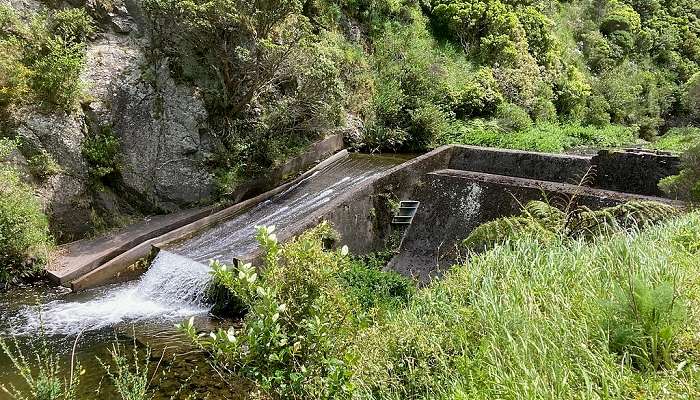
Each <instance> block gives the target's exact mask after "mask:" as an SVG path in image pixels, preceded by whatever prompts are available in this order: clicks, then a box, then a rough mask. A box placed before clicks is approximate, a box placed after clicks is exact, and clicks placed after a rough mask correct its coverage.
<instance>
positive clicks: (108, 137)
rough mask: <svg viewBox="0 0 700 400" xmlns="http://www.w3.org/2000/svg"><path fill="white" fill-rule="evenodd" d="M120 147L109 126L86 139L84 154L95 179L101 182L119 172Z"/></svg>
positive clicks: (83, 145)
mask: <svg viewBox="0 0 700 400" xmlns="http://www.w3.org/2000/svg"><path fill="white" fill-rule="evenodd" d="M119 146H120V145H119V139H118V138H117V137H116V136H115V135H114V132H113V131H112V129H111V127H109V126H103V127H101V128H100V132H98V133H97V134H95V135H94V136H90V137H86V138H85V140H84V141H83V144H82V154H83V157H85V160H86V161H87V162H88V165H89V166H90V171H89V172H90V175H91V176H92V177H93V178H95V179H97V180H100V179H102V178H105V177H107V176H109V175H111V174H114V173H116V172H118V171H119V162H118V156H119Z"/></svg>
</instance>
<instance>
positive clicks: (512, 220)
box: [463, 215, 555, 250]
mask: <svg viewBox="0 0 700 400" xmlns="http://www.w3.org/2000/svg"><path fill="white" fill-rule="evenodd" d="M521 236H533V237H535V238H537V239H538V240H539V241H541V242H543V243H546V242H549V241H551V240H552V239H554V236H555V234H554V232H553V231H552V230H549V229H547V228H546V227H544V226H543V225H542V224H541V223H540V222H539V221H538V220H537V219H535V218H531V217H528V216H522V215H521V216H516V217H505V218H499V219H496V220H493V221H491V222H487V223H485V224H482V225H480V226H479V227H477V228H476V229H474V231H472V233H471V234H470V235H469V237H467V238H466V239H465V240H464V241H463V245H464V246H466V247H467V248H470V249H474V250H488V249H490V248H492V247H493V246H494V245H496V244H498V243H502V242H503V241H505V240H507V239H509V238H517V237H521Z"/></svg>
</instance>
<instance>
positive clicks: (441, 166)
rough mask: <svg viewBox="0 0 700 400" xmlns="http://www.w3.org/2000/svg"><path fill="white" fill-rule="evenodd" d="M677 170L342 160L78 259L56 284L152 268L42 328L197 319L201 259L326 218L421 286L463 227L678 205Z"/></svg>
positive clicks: (631, 160) (651, 156) (540, 159)
mask: <svg viewBox="0 0 700 400" xmlns="http://www.w3.org/2000/svg"><path fill="white" fill-rule="evenodd" d="M622 160H624V162H623V161H622ZM678 164H679V161H678V158H677V157H676V156H673V155H668V154H658V153H650V152H644V151H622V152H605V151H604V152H599V153H598V154H596V155H590V156H574V155H554V154H542V153H532V152H521V151H509V150H495V149H485V148H478V147H469V146H444V147H441V148H438V149H436V150H434V151H432V152H430V153H427V154H424V155H421V156H419V157H415V158H410V159H409V158H407V157H396V156H389V157H387V156H375V155H361V154H348V153H347V152H345V151H343V152H340V153H337V154H335V155H334V156H332V157H331V158H329V159H327V160H326V161H325V162H323V163H321V164H319V165H318V166H316V167H315V168H313V169H311V170H309V171H307V172H306V173H304V174H302V175H301V176H300V177H299V178H297V179H295V180H293V181H291V182H288V183H287V184H285V185H282V186H280V187H278V188H276V189H274V190H272V191H270V192H266V193H263V194H261V195H258V196H256V197H253V198H252V199H249V200H247V201H244V202H242V203H239V204H236V205H234V206H231V207H228V208H225V209H223V210H218V211H216V212H211V213H208V214H206V215H205V216H201V217H200V218H198V219H195V220H194V221H192V222H190V223H187V224H183V225H182V226H180V227H178V228H176V229H171V230H168V231H167V232H164V233H162V234H159V235H153V236H154V237H147V236H144V240H142V241H141V242H140V243H136V244H133V243H132V244H133V245H132V246H124V247H126V248H123V249H120V250H123V251H120V252H118V253H119V254H116V255H114V256H113V257H111V258H108V259H106V260H100V262H99V263H97V262H94V260H93V261H89V262H83V263H82V264H80V268H78V270H80V271H81V272H80V274H79V275H77V276H74V277H71V280H70V281H66V282H61V283H64V284H71V285H72V287H73V289H74V290H83V289H89V288H93V287H96V286H100V285H103V284H105V283H108V282H114V280H115V277H116V278H117V280H119V277H120V276H121V277H122V278H123V277H124V276H127V277H129V276H130V275H129V273H128V270H129V267H130V266H133V264H134V261H136V260H137V259H144V258H148V257H150V258H151V259H152V261H151V262H150V268H148V269H147V271H146V272H145V273H144V274H143V275H141V276H140V277H138V278H137V279H135V280H129V281H127V282H124V283H118V284H115V285H112V286H108V287H105V288H100V289H96V290H97V291H98V292H96V293H99V295H95V296H91V298H90V299H89V300H87V301H81V302H67V301H57V302H54V303H52V304H48V305H47V306H46V309H45V315H44V319H45V321H44V322H45V323H46V325H47V328H48V329H54V330H57V331H58V332H63V333H69V332H72V331H74V330H75V329H77V331H80V330H81V329H99V328H102V327H105V326H108V325H110V324H113V323H115V322H119V321H127V320H138V319H142V318H150V317H153V316H159V317H167V318H179V317H183V316H186V315H190V314H193V313H196V312H206V305H205V304H203V303H202V300H203V293H204V289H205V287H206V285H207V283H208V278H209V275H208V267H207V263H208V260H210V259H218V260H220V261H222V262H224V263H229V264H230V263H234V262H253V263H255V262H256V261H257V259H258V258H259V256H260V254H259V249H258V247H257V245H256V243H255V241H254V239H253V235H254V227H255V226H257V225H275V226H276V227H277V232H276V233H277V237H278V239H279V240H280V241H281V242H284V241H287V240H290V239H291V238H293V237H294V236H296V235H298V234H300V233H301V232H303V231H304V230H306V229H308V228H311V227H313V226H315V225H316V224H318V223H319V222H321V221H323V220H327V221H329V222H331V224H332V225H333V226H334V228H335V229H336V230H337V231H338V232H339V233H340V235H341V239H340V243H336V245H348V247H349V248H350V250H351V251H352V252H353V253H357V254H363V253H369V252H372V251H380V250H385V249H386V248H388V247H393V248H396V247H397V246H398V252H397V254H396V255H395V257H394V258H393V259H392V260H391V262H390V264H389V267H390V268H392V269H394V270H396V271H398V272H401V273H403V274H405V275H409V276H413V277H416V278H417V279H419V280H420V281H423V282H427V281H429V280H430V279H432V278H433V277H436V276H439V275H440V274H441V273H442V272H443V271H444V270H446V269H447V268H449V267H450V266H451V265H453V264H454V262H456V261H457V260H459V259H460V257H461V254H460V248H459V246H458V245H457V244H458V243H459V242H460V241H461V240H462V239H464V238H465V237H466V236H468V234H469V233H470V232H471V230H473V229H474V228H475V227H477V226H479V225H480V224H482V223H484V222H488V221H490V220H493V219H495V218H499V217H503V216H508V215H513V214H517V213H519V212H520V211H521V204H524V203H526V202H527V201H529V200H533V199H541V198H543V197H545V196H575V197H576V202H577V203H579V204H581V205H585V206H588V207H590V208H593V209H595V208H600V207H605V206H611V205H616V204H620V203H622V202H626V201H629V200H640V199H643V200H655V201H661V202H666V203H672V204H678V205H680V203H676V202H674V201H673V200H670V199H667V198H663V197H661V193H660V192H659V190H658V189H657V186H656V184H657V182H658V180H659V179H660V178H663V177H665V176H668V175H672V174H675V173H677V171H678ZM622 165H625V166H631V167H625V168H621V167H620V166H622ZM584 177H586V179H585V180H582V179H583V178H584ZM632 177H634V179H632ZM581 182H583V183H584V185H581ZM408 200H411V201H416V202H418V203H415V204H419V206H418V208H417V209H416V210H415V216H414V217H413V218H412V221H411V223H410V224H400V223H393V222H396V221H395V220H394V216H395V213H396V205H397V204H398V203H399V202H400V201H408ZM187 218H191V216H188V217H187ZM159 233H160V232H159ZM73 246H76V244H73ZM83 247H85V246H83ZM87 248H89V246H87ZM154 254H155V256H153V255H154ZM88 259H89V258H88ZM90 263H91V264H92V265H89V268H87V267H86V265H87V264H90ZM86 269H89V270H88V271H87V272H85V273H83V271H85V270H86ZM58 275H59V274H57V276H58ZM56 280H57V281H58V280H60V277H58V278H56Z"/></svg>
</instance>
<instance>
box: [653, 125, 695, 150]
mask: <svg viewBox="0 0 700 400" xmlns="http://www.w3.org/2000/svg"><path fill="white" fill-rule="evenodd" d="M698 144H700V128H693V127H686V128H671V129H669V130H668V132H666V133H665V134H664V135H663V136H660V137H659V138H658V139H657V140H656V141H654V142H653V143H652V144H651V146H652V147H653V148H655V149H659V150H671V151H677V152H683V151H686V150H688V149H689V148H691V147H694V146H695V145H698Z"/></svg>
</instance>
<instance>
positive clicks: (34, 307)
mask: <svg viewBox="0 0 700 400" xmlns="http://www.w3.org/2000/svg"><path fill="white" fill-rule="evenodd" d="M137 282H138V281H137ZM137 282H136V283H137ZM133 286H136V285H135V282H130V283H129V285H126V287H133ZM114 289H115V288H114V287H104V288H98V289H95V290H89V291H86V292H83V293H78V294H71V293H66V291H65V290H64V289H61V288H51V287H48V286H46V285H35V286H26V287H21V288H14V289H11V290H10V291H8V292H5V293H3V294H2V295H0V332H2V337H3V339H4V340H5V341H6V342H7V343H8V344H9V345H10V347H11V348H12V349H13V351H14V352H15V353H16V351H17V350H19V351H21V352H22V353H23V354H24V356H25V357H27V359H29V360H30V361H32V363H33V358H34V353H35V352H37V351H39V352H40V351H41V349H42V334H41V333H40V332H42V331H44V335H43V337H44V339H43V341H44V343H45V345H46V348H47V349H48V350H49V351H50V352H51V353H53V354H56V355H57V356H58V357H59V358H60V360H61V365H62V367H63V371H62V372H63V373H64V375H66V376H67V374H68V372H69V371H68V369H69V368H68V367H69V365H70V362H71V355H72V354H73V346H74V345H75V355H74V360H75V361H76V362H79V363H80V366H81V368H82V369H84V370H85V373H84V375H82V376H81V378H80V385H79V387H78V388H79V390H78V395H79V396H78V398H79V399H105V400H107V399H117V398H119V397H118V395H117V393H115V392H114V390H113V387H112V385H111V384H110V382H109V378H106V377H105V374H104V368H103V366H102V365H101V363H102V362H103V363H106V364H109V363H110V353H109V350H110V349H111V348H112V346H113V345H114V344H116V343H118V344H119V345H120V346H122V351H123V353H124V354H128V355H130V356H131V353H132V352H133V349H134V348H136V349H137V351H138V358H139V360H140V362H141V363H142V365H143V363H144V362H145V360H146V359H147V354H146V348H147V347H148V348H150V351H151V353H150V359H149V362H150V365H151V368H153V367H155V366H156V365H158V364H160V365H159V367H158V372H159V373H158V374H157V375H158V376H160V375H161V374H162V373H164V374H165V376H166V377H167V379H163V380H160V378H158V377H157V378H155V379H154V381H153V382H154V384H153V387H154V388H155V397H154V399H158V400H160V399H170V398H171V396H173V395H174V394H176V392H177V391H178V390H179V389H180V387H181V386H182V385H183V384H185V385H186V386H185V387H186V391H187V393H194V394H195V398H197V399H206V398H208V399H212V400H213V399H242V398H245V396H246V393H247V391H248V385H247V384H246V383H245V382H244V381H237V382H233V381H232V382H228V383H227V382H225V381H224V380H222V379H221V378H219V377H218V375H217V374H216V371H214V370H213V369H212V368H211V366H210V365H209V364H208V362H207V357H206V354H204V353H202V352H201V351H199V350H198V349H196V348H194V347H193V346H192V345H191V343H190V342H189V340H188V339H187V338H186V337H184V335H182V334H180V333H179V332H178V331H177V330H176V329H175V328H174V326H173V325H174V323H175V322H177V321H178V320H182V319H184V318H185V317H184V316H183V317H182V318H179V317H177V316H175V315H173V314H165V315H162V316H160V315H156V314H150V315H149V316H148V317H143V316H141V317H139V318H136V319H130V318H128V316H124V318H123V319H119V320H117V319H116V318H115V316H116V314H119V313H114V312H113V311H114V310H110V309H109V308H108V307H106V306H104V305H100V304H99V303H102V302H103V300H104V299H105V297H104V294H105V293H109V292H110V291H114ZM123 289H125V287H121V288H118V290H117V292H119V291H121V290H123ZM107 301H108V302H109V301H110V300H107ZM81 305H82V306H81ZM93 306H94V307H95V308H94V310H93V313H106V314H109V313H110V312H111V313H112V315H111V316H110V317H109V318H107V319H105V320H104V321H107V320H112V321H114V322H112V323H110V324H103V323H102V321H103V320H100V319H98V318H93V319H92V320H91V319H90V315H89V314H88V315H85V314H83V317H85V320H86V322H87V324H85V323H83V324H82V325H80V326H83V328H84V330H82V331H80V332H75V331H73V330H72V329H66V330H63V329H62V326H63V325H62V324H56V320H57V319H58V318H59V315H63V316H65V317H66V318H67V319H69V320H72V321H75V318H76V316H80V315H81V314H80V310H81V309H83V308H82V307H86V308H87V307H93ZM54 311H59V312H58V313H54ZM153 311H155V310H153ZM182 311H183V315H184V312H185V311H193V312H192V313H187V317H188V318H189V316H194V317H195V324H196V325H197V326H198V327H199V328H200V329H204V330H213V329H216V328H217V327H218V326H221V325H226V326H228V325H230V324H231V323H233V321H219V320H214V319H212V318H210V317H209V315H208V313H207V310H206V309H199V310H194V309H193V310H182ZM71 313H72V314H73V315H72V316H71ZM40 315H41V317H40ZM42 321H43V322H42ZM98 321H99V323H97V322H98ZM76 337H77V341H76ZM100 360H101V361H100ZM0 383H3V384H5V385H14V386H16V387H17V388H19V389H23V388H26V385H25V383H24V381H23V379H22V378H21V376H19V374H18V372H17V371H16V369H15V368H14V367H13V365H12V362H11V360H10V359H9V358H8V356H7V355H6V354H4V353H3V352H0ZM98 389H100V393H96V390H98ZM176 398H184V397H180V396H177V397H176ZM0 399H2V400H5V399H10V397H9V396H8V395H7V394H6V393H3V392H2V391H0Z"/></svg>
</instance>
